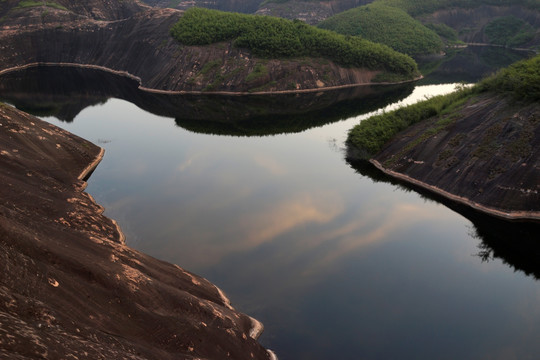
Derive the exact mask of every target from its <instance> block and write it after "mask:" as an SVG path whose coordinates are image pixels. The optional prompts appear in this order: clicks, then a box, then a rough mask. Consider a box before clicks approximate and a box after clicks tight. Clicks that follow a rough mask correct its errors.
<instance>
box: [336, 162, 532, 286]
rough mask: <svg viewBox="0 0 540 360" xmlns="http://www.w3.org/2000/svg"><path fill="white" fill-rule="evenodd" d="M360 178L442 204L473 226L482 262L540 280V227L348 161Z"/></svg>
mask: <svg viewBox="0 0 540 360" xmlns="http://www.w3.org/2000/svg"><path fill="white" fill-rule="evenodd" d="M346 161H347V163H348V164H349V165H350V166H351V167H352V168H353V169H355V170H356V171H357V172H358V173H359V174H361V175H364V176H367V177H369V178H370V179H371V180H373V181H374V182H386V183H390V184H393V185H395V186H397V187H399V188H400V189H401V190H404V191H407V192H408V191H415V192H417V193H418V194H420V196H422V197H423V198H425V199H428V200H431V201H436V202H439V203H441V204H443V205H445V206H447V207H448V208H450V209H452V210H454V211H456V212H458V213H459V214H461V215H463V216H464V217H466V218H467V219H468V220H470V221H471V222H472V225H473V229H472V231H471V233H470V235H471V237H473V238H475V239H478V240H480V243H479V244H478V253H477V254H474V255H476V256H478V257H479V259H480V260H481V261H482V262H489V261H492V260H493V259H496V258H498V259H501V260H502V261H503V263H505V264H506V265H508V266H510V267H512V268H514V269H515V270H519V271H522V272H524V273H525V274H526V275H529V276H532V277H534V278H535V279H540V261H539V259H540V240H539V239H540V236H539V235H540V223H539V222H512V221H507V220H502V219H499V218H495V217H493V216H489V215H487V214H484V213H480V212H478V211H476V210H473V209H471V208H469V207H468V206H465V205H461V204H458V203H455V202H453V201H450V200H448V199H446V198H444V197H442V196H439V195H437V194H434V193H431V192H428V191H427V190H425V189H422V188H419V187H417V186H414V185H411V184H409V183H405V182H403V181H400V180H397V179H395V178H392V177H390V176H388V175H386V174H384V173H383V172H381V171H379V170H378V169H377V168H375V167H374V166H373V165H371V164H370V163H369V162H367V161H358V160H351V159H346Z"/></svg>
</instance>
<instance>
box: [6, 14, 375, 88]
mask: <svg viewBox="0 0 540 360" xmlns="http://www.w3.org/2000/svg"><path fill="white" fill-rule="evenodd" d="M40 11H43V7H41V8H40V7H35V8H32V9H30V10H27V11H26V17H25V18H24V19H25V22H24V21H21V22H20V23H17V24H13V23H10V21H6V23H7V25H4V26H3V27H2V29H1V31H0V39H1V43H0V44H1V45H0V50H1V53H0V64H1V68H0V71H2V70H5V69H9V68H15V67H20V66H25V65H27V64H36V63H69V64H79V65H84V66H87V65H90V66H98V67H103V68H107V69H110V70H113V71H116V72H119V73H124V74H126V75H131V76H133V77H136V78H138V79H140V82H141V86H142V87H145V88H149V89H156V90H165V91H233V92H246V91H250V92H253V91H255V92H257V91H263V92H266V91H283V90H289V91H290V90H301V89H318V88H323V87H333V86H344V85H354V84H363V83H369V82H371V80H372V79H373V78H374V77H375V75H376V74H377V72H374V71H368V70H363V69H352V68H344V67H340V66H337V65H335V64H333V63H332V62H329V61H326V60H322V59H321V60H316V59H310V61H305V60H302V59H300V60H290V61H278V60H264V59H259V58H256V57H254V56H252V55H251V54H250V52H249V51H247V50H243V49H237V48H234V47H233V46H232V44H231V43H220V44H214V45H211V46H204V47H197V46H182V45H181V44H179V43H178V42H176V41H175V40H174V39H173V38H172V37H171V36H170V34H169V29H170V28H171V26H172V25H173V24H174V23H175V22H176V21H177V20H178V19H179V18H180V16H181V15H182V12H180V11H177V10H172V9H148V10H144V11H139V12H136V13H135V14H134V15H132V16H129V17H128V18H125V19H118V20H112V21H104V20H95V19H94V18H89V17H83V16H82V15H76V14H74V13H72V12H66V11H64V10H61V9H51V10H49V9H47V11H48V12H47V14H46V15H45V16H44V17H43V18H44V19H47V21H42V16H41V15H40ZM21 16H22V15H21ZM10 19H11V18H10ZM17 19H19V18H18V17H17ZM13 22H15V21H13ZM23 23H24V25H21V24H23ZM252 73H254V74H252Z"/></svg>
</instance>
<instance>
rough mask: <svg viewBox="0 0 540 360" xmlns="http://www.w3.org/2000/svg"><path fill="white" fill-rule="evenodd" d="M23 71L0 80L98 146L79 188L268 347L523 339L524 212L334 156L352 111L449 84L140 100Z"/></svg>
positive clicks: (511, 342)
mask: <svg viewBox="0 0 540 360" xmlns="http://www.w3.org/2000/svg"><path fill="white" fill-rule="evenodd" d="M49 70H51V69H49ZM51 71H52V70H51ZM62 72H63V73H67V72H68V71H67V70H66V69H62ZM30 75H31V74H30V73H25V74H22V75H21V74H19V75H14V76H13V77H12V78H11V79H10V80H6V79H4V80H2V79H0V87H2V89H0V97H3V98H4V99H7V100H8V101H10V102H11V103H15V104H18V105H19V107H22V108H26V109H27V110H28V108H33V111H34V112H37V113H38V114H41V115H42V116H44V117H45V118H46V120H48V121H50V122H52V123H54V124H56V125H59V126H61V127H63V128H65V129H67V130H69V131H71V132H73V133H75V134H78V135H80V136H83V137H84V138H86V139H89V140H91V141H93V142H95V143H97V144H99V145H100V146H102V147H104V148H105V149H106V155H105V158H104V160H103V162H102V163H101V164H100V165H99V167H98V168H97V170H96V171H95V172H94V174H93V175H92V177H91V179H90V181H89V186H88V189H87V191H88V192H89V193H91V194H92V195H94V197H95V198H96V200H97V201H98V202H99V203H100V204H102V205H103V206H104V207H105V208H106V214H107V215H108V216H109V217H111V218H114V219H116V220H118V222H119V223H120V225H121V227H122V228H123V230H124V231H125V233H126V236H127V241H128V244H129V245H130V246H132V247H134V248H136V249H139V250H141V251H143V252H146V253H148V254H150V255H153V256H155V257H157V258H160V259H163V260H166V261H170V262H173V263H176V264H179V265H180V266H182V267H184V268H186V269H188V270H190V271H192V272H195V273H197V274H199V275H202V276H204V277H206V278H208V279H209V280H211V281H212V282H214V283H215V284H217V285H218V286H220V287H221V288H222V289H223V290H224V291H225V292H226V293H227V294H228V296H229V297H230V298H231V300H232V302H233V306H235V307H236V308H237V309H239V310H241V311H243V312H246V313H248V314H249V315H251V316H253V317H255V318H257V319H259V320H261V321H262V322H263V323H264V325H265V327H266V329H265V332H264V334H263V336H262V337H261V339H260V341H261V342H262V343H263V345H265V346H267V347H269V348H271V349H273V350H274V351H275V352H276V354H277V355H278V357H279V359H282V360H286V359H514V358H515V359H528V358H531V359H532V358H535V355H537V354H540V342H539V341H538V339H539V338H540V286H539V284H538V282H537V278H538V276H539V275H540V271H539V269H540V265H539V263H538V261H537V259H538V258H539V256H540V246H539V245H538V244H537V243H536V237H537V236H538V234H539V227H538V226H537V225H524V224H509V223H506V222H501V221H497V220H494V219H491V218H489V217H485V216H480V215H478V214H475V213H469V212H467V211H463V209H454V210H452V209H450V208H449V207H447V206H445V205H443V204H441V203H440V202H438V201H434V200H431V199H429V197H426V196H423V195H420V194H419V193H417V192H416V191H411V190H410V189H408V188H407V187H404V186H402V185H400V184H398V183H395V182H393V181H391V180H390V179H388V178H385V177H384V176H381V175H380V174H378V173H377V172H374V171H373V169H370V168H365V166H363V165H362V164H351V163H348V162H347V161H346V159H345V151H344V146H345V145H344V141H345V139H346V135H347V131H348V130H349V129H350V128H352V127H353V126H354V125H355V124H357V123H358V121H360V120H361V119H363V118H365V117H367V116H368V115H365V114H366V113H367V112H369V111H374V110H376V109H377V108H384V107H385V106H386V105H385V104H386V103H395V102H397V101H398V100H399V99H400V98H406V100H405V101H406V102H409V103H410V102H414V101H418V100H419V99H423V98H424V97H425V96H431V95H434V94H438V93H446V92H448V91H451V90H452V89H453V88H454V85H453V84H444V85H429V86H428V85H424V86H417V87H416V88H415V89H414V90H413V89H412V88H401V89H394V90H392V91H390V92H387V91H384V92H382V93H380V92H379V93H377V91H380V90H377V89H375V90H373V91H371V90H370V91H368V92H367V93H350V92H348V93H346V94H341V93H339V94H338V93H334V94H332V95H330V96H329V95H317V96H318V97H308V98H306V99H304V98H303V99H301V101H300V100H298V101H297V102H295V101H293V100H294V99H292V100H291V99H279V98H278V99H274V100H273V101H272V102H271V103H264V101H263V100H260V99H251V100H249V101H247V100H245V99H244V100H242V99H236V100H231V99H226V100H223V99H220V100H219V99H218V100H216V99H211V98H210V99H204V100H201V99H190V100H189V101H188V100H186V99H182V100H179V99H172V100H171V99H164V98H159V99H155V98H153V99H151V100H149V99H144V96H142V98H143V99H142V100H141V95H140V94H138V93H137V91H135V90H133V89H132V90H129V89H131V88H130V86H131V85H129V84H128V85H127V88H128V90H126V89H123V87H124V86H123V85H118V81H120V80H118V79H117V80H116V81H117V82H116V85H115V86H118V88H119V89H115V88H114V86H113V85H109V84H107V83H105V82H102V81H105V80H103V79H100V81H99V82H98V84H97V85H96V84H94V85H92V86H90V85H89V86H87V87H85V89H87V90H85V91H83V89H82V86H81V85H80V84H81V83H80V82H79V83H77V87H78V91H77V92H76V94H73V93H72V92H69V91H73V89H69V91H68V94H64V95H58V94H56V95H54V96H53V94H51V93H50V92H46V93H44V92H43V91H41V92H40V90H39V89H38V88H39V86H36V87H35V88H33V89H32V88H30V89H28V88H27V89H26V90H24V91H23V90H21V89H15V88H9V87H11V86H14V85H13V84H15V83H17V80H16V79H17V78H18V79H19V80H20V82H25V81H23V80H28V79H30ZM34 75H35V74H34ZM34 75H32V76H34ZM70 76H71V78H72V79H73V77H74V76H79V75H77V74H76V75H74V74H71V75H70ZM93 76H96V75H95V74H94V75H93ZM58 77H59V76H58V74H55V75H54V78H55V79H56V80H58ZM40 81H41V82H43V84H47V86H48V85H50V84H51V83H54V81H52V80H51V79H50V78H49V80H43V79H42V80H36V79H35V78H34V79H33V80H28V83H30V84H38V83H40ZM8 83H9V87H8V85H6V84H8ZM43 84H42V85H43ZM72 85H73V84H72ZM43 86H45V85H43ZM54 86H55V87H58V86H57V85H54ZM66 86H68V85H66ZM68 87H70V86H68ZM71 87H73V86H71ZM96 88H97V89H96ZM117 90H118V91H119V92H121V94H120V93H116V91H117ZM111 92H112V93H113V94H111ZM100 94H101V95H100ZM377 94H380V96H378V95H377ZM109 96H115V97H117V98H116V99H107V98H108V97H109ZM326 97H328V99H326ZM118 98H125V99H129V100H130V101H131V102H133V103H130V102H128V101H126V100H120V99H118ZM337 98H340V99H341V100H340V101H337V102H336V103H335V104H332V101H333V100H332V99H334V100H335V99H337ZM59 99H62V100H61V101H60V100H59ZM385 99H386V100H385ZM265 101H266V100H265ZM134 103H135V104H138V106H139V107H137V106H136V105H134ZM171 103H173V104H176V105H177V107H176V108H175V106H173V105H171ZM288 103H290V108H289V109H285V108H286V107H287V106H288V105H287V106H286V105H284V104H288ZM280 104H282V106H280ZM295 104H296V105H295ZM317 104H318V105H317ZM321 104H323V105H324V106H320V107H318V106H319V105H321ZM88 105H91V106H88ZM178 106H179V107H181V109H179V108H178ZM141 108H145V109H147V110H152V111H153V112H154V113H158V114H162V115H167V114H168V115H167V116H169V117H163V116H158V115H154V114H152V113H150V112H148V111H145V110H142V109H141ZM175 109H176V110H175ZM310 109H311V110H310ZM175 111H176V112H175ZM49 114H55V115H56V116H57V117H60V118H63V119H64V120H74V121H68V122H66V121H61V120H58V118H57V117H50V116H48V115H49ZM273 119H275V122H276V126H275V128H273V127H272V120H273ZM283 119H287V121H283ZM324 119H326V120H324ZM205 124H206V125H205ZM257 124H261V126H260V128H258V127H257ZM293 125H294V126H293ZM182 126H185V128H184V127H182ZM186 128H188V129H189V130H186ZM212 134H220V135H212ZM254 134H255V135H256V136H247V135H254ZM238 135H242V136H238ZM456 210H459V211H460V213H458V212H456Z"/></svg>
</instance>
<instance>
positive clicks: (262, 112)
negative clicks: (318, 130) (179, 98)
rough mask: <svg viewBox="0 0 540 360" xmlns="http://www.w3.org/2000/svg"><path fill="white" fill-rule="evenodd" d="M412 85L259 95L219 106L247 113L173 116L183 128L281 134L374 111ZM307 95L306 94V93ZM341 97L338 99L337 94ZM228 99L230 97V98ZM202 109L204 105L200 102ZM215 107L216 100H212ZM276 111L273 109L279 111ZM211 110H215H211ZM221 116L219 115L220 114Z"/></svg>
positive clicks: (398, 97) (409, 89) (250, 133)
mask: <svg viewBox="0 0 540 360" xmlns="http://www.w3.org/2000/svg"><path fill="white" fill-rule="evenodd" d="M413 88H414V87H413V86H412V85H405V86H401V87H392V88H383V87H381V88H378V89H377V88H375V89H373V88H362V89H360V88H357V89H349V90H348V91H349V92H350V93H349V95H346V93H345V95H346V96H343V95H344V93H343V90H341V91H332V92H327V93H323V94H321V95H315V94H304V95H301V96H297V95H296V96H285V95H283V96H273V97H264V98H262V97H259V98H255V97H252V98H243V99H241V101H238V100H240V99H234V101H238V102H237V103H236V104H233V103H229V104H228V105H227V106H223V107H218V109H225V108H227V107H230V108H229V109H237V110H239V112H243V113H244V115H246V114H247V113H246V112H245V109H250V110H249V114H250V115H249V116H234V115H231V114H230V110H229V114H227V116H223V115H224V113H223V112H221V113H219V112H218V113H217V115H218V116H214V117H213V118H206V119H194V118H176V124H177V125H178V126H181V127H183V128H184V129H187V130H190V131H193V132H197V133H206V134H216V135H235V136H263V135H275V134H282V133H295V132H301V131H304V130H306V129H309V128H313V127H317V126H322V125H325V124H330V123H332V122H336V121H339V120H343V119H346V118H349V117H352V116H356V115H360V114H365V113H368V112H370V111H374V110H376V109H379V108H381V107H384V106H386V105H388V104H391V103H393V102H396V101H398V100H400V99H403V98H404V97H406V96H408V95H409V94H410V93H411V92H412V90H413ZM306 95H307V96H306ZM340 95H341V96H342V97H343V99H342V100H339V96H340ZM229 100H230V99H229ZM201 105H202V107H201V109H200V110H201V112H203V111H206V112H207V114H209V115H211V114H210V113H208V111H207V109H204V110H203V107H205V106H206V105H205V104H204V103H201ZM213 105H214V106H215V103H213ZM278 109H279V111H276V110H278ZM212 113H214V112H213V111H212ZM219 115H220V116H219Z"/></svg>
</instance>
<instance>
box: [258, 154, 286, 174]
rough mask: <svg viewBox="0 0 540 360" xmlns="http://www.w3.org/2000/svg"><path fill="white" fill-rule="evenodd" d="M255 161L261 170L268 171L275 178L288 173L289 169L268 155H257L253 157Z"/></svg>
mask: <svg viewBox="0 0 540 360" xmlns="http://www.w3.org/2000/svg"><path fill="white" fill-rule="evenodd" d="M253 161H254V162H255V163H256V164H257V165H258V166H260V167H261V168H263V169H265V170H267V171H268V172H269V173H270V174H272V175H274V176H282V175H285V174H286V173H287V168H286V167H285V166H284V165H282V164H280V163H279V162H278V161H277V160H276V159H274V158H272V157H270V156H268V155H266V154H256V155H254V156H253Z"/></svg>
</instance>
